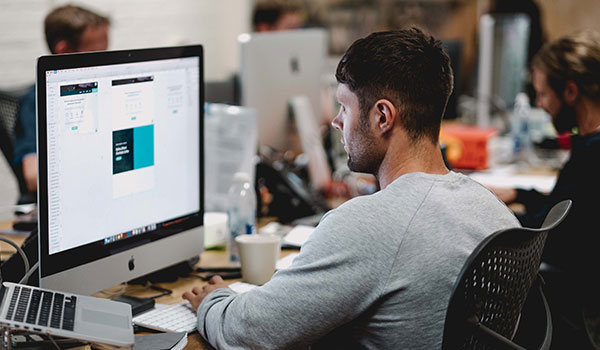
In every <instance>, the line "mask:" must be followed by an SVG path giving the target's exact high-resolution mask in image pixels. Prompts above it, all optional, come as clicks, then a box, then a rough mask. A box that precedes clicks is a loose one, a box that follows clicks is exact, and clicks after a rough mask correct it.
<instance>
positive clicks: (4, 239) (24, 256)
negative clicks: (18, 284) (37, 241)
mask: <svg viewBox="0 0 600 350" xmlns="http://www.w3.org/2000/svg"><path fill="white" fill-rule="evenodd" d="M0 241H2V242H6V243H8V244H10V245H11V246H13V247H15V249H16V250H17V252H19V254H20V255H21V258H23V265H25V275H24V276H27V274H28V273H29V259H27V255H25V252H24V251H23V249H21V247H19V246H18V245H17V244H16V243H15V242H13V241H11V240H10V239H7V238H4V237H0Z"/></svg>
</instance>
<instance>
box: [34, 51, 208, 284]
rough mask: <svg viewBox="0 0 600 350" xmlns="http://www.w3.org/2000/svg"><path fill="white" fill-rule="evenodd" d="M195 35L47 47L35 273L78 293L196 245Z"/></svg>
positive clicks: (199, 214) (199, 59)
mask: <svg viewBox="0 0 600 350" xmlns="http://www.w3.org/2000/svg"><path fill="white" fill-rule="evenodd" d="M202 64H203V56H202V47H201V46H186V47H174V48H159V49H142V50H130V51H112V52H96V53H82V54H72V55H55V56H43V57H40V58H39V60H38V66H37V74H38V75H37V82H36V84H37V87H36V88H37V110H38V162H39V164H38V165H39V190H38V196H39V232H40V284H41V285H42V286H43V287H47V288H53V289H59V290H67V291H71V292H78V293H93V292H96V291H98V290H101V289H103V288H106V287H109V286H112V285H115V284H118V283H120V282H123V281H127V280H130V279H132V278H135V277H138V276H141V275H144V274H147V273H149V272H152V271H154V270H157V269H160V268H163V267H167V266H169V265H173V264H175V263H178V262H180V261H183V260H186V259H189V258H191V257H194V256H198V254H199V253H200V252H201V251H202V248H203V246H202V243H203V235H202V228H201V227H202V224H203V221H202V220H203V173H204V172H203V147H202V145H203V137H202V135H203V108H202V106H203V104H204V101H203V72H202Z"/></svg>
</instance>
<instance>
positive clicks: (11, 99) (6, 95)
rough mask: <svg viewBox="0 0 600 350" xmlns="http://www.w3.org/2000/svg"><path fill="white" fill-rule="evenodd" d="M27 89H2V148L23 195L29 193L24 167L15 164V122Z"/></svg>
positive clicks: (0, 123)
mask: <svg viewBox="0 0 600 350" xmlns="http://www.w3.org/2000/svg"><path fill="white" fill-rule="evenodd" d="M25 92H26V90H16V91H0V148H1V149H2V153H3V154H4V158H6V161H7V163H8V164H9V165H10V167H11V169H12V171H13V173H14V175H15V177H16V178H17V182H18V184H19V192H20V193H21V194H22V195H23V194H25V193H27V187H26V186H25V180H24V178H23V172H22V169H20V168H19V167H17V166H15V164H14V162H13V159H14V143H15V124H16V122H17V113H18V111H19V101H20V100H21V97H22V96H23V95H24V94H25Z"/></svg>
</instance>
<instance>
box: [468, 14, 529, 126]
mask: <svg viewBox="0 0 600 350" xmlns="http://www.w3.org/2000/svg"><path fill="white" fill-rule="evenodd" d="M529 23H530V20H529V17H528V16H527V15H525V14H522V13H517V14H493V15H491V14H485V15H483V16H481V19H480V21H479V26H480V33H479V63H478V71H479V72H478V77H477V85H478V87H477V90H478V93H477V99H478V102H477V124H478V125H480V126H501V125H497V124H498V123H497V122H498V119H500V118H496V119H497V120H494V115H495V114H496V113H494V110H500V111H510V110H511V109H512V107H513V106H514V102H515V98H516V96H517V94H518V93H519V92H522V91H524V86H525V78H526V74H527V48H528V43H529V25H530V24H529ZM505 127H506V126H505Z"/></svg>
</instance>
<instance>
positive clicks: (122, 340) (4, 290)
mask: <svg viewBox="0 0 600 350" xmlns="http://www.w3.org/2000/svg"><path fill="white" fill-rule="evenodd" d="M1 282H2V275H0V283H1ZM0 327H9V328H11V329H15V330H25V331H30V332H38V333H44V334H50V335H52V336H58V337H66V338H72V339H77V340H82V341H87V342H92V343H103V344H108V345H113V346H117V347H123V348H132V347H133V342H134V337H133V326H132V322H131V306H130V305H128V304H124V303H119V302H116V301H112V300H108V299H101V298H94V297H89V296H83V295H76V294H71V293H64V292H57V291H52V290H48V289H42V288H37V287H30V286H27V285H23V284H15V283H11V282H4V283H1V288H0Z"/></svg>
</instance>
